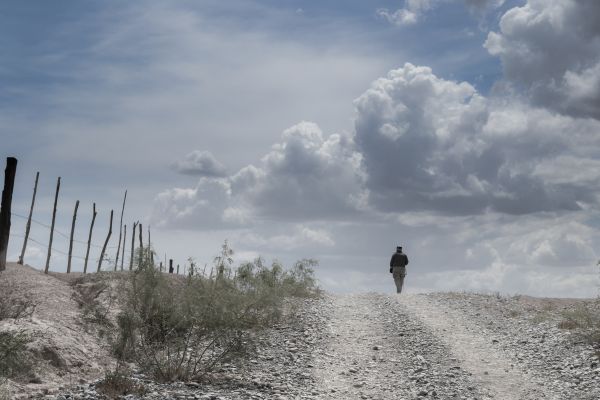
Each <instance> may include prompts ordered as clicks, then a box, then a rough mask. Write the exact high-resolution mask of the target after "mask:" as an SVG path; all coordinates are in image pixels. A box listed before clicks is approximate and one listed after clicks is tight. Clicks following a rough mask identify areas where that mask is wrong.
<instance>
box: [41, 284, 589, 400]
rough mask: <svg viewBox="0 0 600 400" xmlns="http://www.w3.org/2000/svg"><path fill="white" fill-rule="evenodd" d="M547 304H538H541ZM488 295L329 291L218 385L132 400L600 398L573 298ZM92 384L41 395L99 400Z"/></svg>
mask: <svg viewBox="0 0 600 400" xmlns="http://www.w3.org/2000/svg"><path fill="white" fill-rule="evenodd" d="M536 301H537V300H536ZM536 301H533V300H530V299H527V298H519V297H513V298H509V297H501V296H484V295H478V294H457V293H435V294H428V295H400V296H397V295H383V294H374V293H369V294H353V295H327V294H326V295H324V296H323V298H321V299H317V300H300V301H298V304H297V306H298V307H297V310H296V311H295V312H294V318H293V319H292V320H291V321H288V322H286V323H285V324H280V325H277V326H273V327H271V328H270V329H268V330H267V331H266V332H265V333H264V334H262V335H261V338H260V341H259V348H258V352H257V353H256V355H255V356H254V357H253V358H252V359H250V360H249V361H248V362H247V363H246V364H245V365H243V366H233V365H226V366H224V367H223V368H222V369H221V370H219V371H217V373H215V374H214V375H213V376H212V380H211V381H210V382H208V381H206V382H176V383H171V384H159V383H156V382H153V381H151V380H149V379H148V378H147V377H145V376H143V375H140V374H137V375H136V374H134V375H133V379H134V380H136V381H138V382H139V383H141V384H142V385H144V387H145V388H146V394H145V395H144V396H135V395H129V396H126V397H124V398H126V399H139V398H145V399H381V400H385V399H407V400H408V399H411V400H413V399H462V400H474V399H477V400H485V399H518V400H529V399H531V400H533V399H561V400H562V399H565V400H568V399H573V400H575V399H577V400H587V399H598V398H600V366H599V361H598V355H599V354H600V349H599V348H598V347H594V346H593V345H591V344H589V343H588V342H586V341H584V340H582V339H580V338H579V337H578V336H577V335H576V334H574V333H573V331H569V330H561V329H559V328H558V327H557V326H558V323H559V322H560V321H561V319H562V318H564V317H563V313H564V312H565V311H566V310H568V309H570V308H573V307H575V305H574V304H575V303H568V302H567V303H564V302H562V303H561V302H560V301H556V302H555V303H551V304H553V305H552V306H549V305H548V304H549V303H547V302H546V303H544V302H542V301H538V302H537V303H536ZM97 383H98V382H97V381H96V382H92V383H90V384H86V385H79V386H75V387H72V388H69V389H64V388H63V389H61V390H58V391H56V392H52V393H46V394H45V395H39V396H38V397H37V398H45V399H55V400H59V399H90V400H92V399H101V398H103V397H102V396H101V395H100V394H98V392H97V391H96V384H97Z"/></svg>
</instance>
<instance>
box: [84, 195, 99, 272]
mask: <svg viewBox="0 0 600 400" xmlns="http://www.w3.org/2000/svg"><path fill="white" fill-rule="evenodd" d="M92 211H93V214H92V224H91V225H90V235H89V236H88V242H87V250H86V251H85V262H84V263H83V273H84V274H85V273H86V272H87V264H88V258H89V256H90V246H91V244H92V230H93V229H94V222H95V221H96V215H97V214H98V213H97V212H96V203H94V208H93V209H92Z"/></svg>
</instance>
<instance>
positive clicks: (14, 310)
mask: <svg viewBox="0 0 600 400" xmlns="http://www.w3.org/2000/svg"><path fill="white" fill-rule="evenodd" d="M0 278H1V277H0ZM0 293H1V295H0V321H1V320H4V319H21V318H29V317H31V315H32V314H33V312H34V311H35V303H34V302H33V301H32V300H31V299H30V298H28V297H27V296H23V295H21V294H19V293H18V292H17V290H16V289H15V288H14V287H13V286H11V285H10V283H9V282H7V281H6V280H1V281H0ZM31 341H32V338H31V336H30V335H29V334H28V333H26V332H25V331H23V330H15V331H2V332H0V378H7V377H10V378H15V377H16V378H20V377H23V376H25V375H27V374H28V373H30V371H31V367H32V362H31V361H30V360H31V357H30V356H29V354H28V348H27V346H28V345H29V343H31ZM0 398H1V397H0Z"/></svg>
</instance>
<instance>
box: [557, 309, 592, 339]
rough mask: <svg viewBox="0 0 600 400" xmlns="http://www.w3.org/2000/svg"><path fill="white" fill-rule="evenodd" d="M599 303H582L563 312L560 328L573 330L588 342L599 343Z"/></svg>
mask: <svg viewBox="0 0 600 400" xmlns="http://www.w3.org/2000/svg"><path fill="white" fill-rule="evenodd" d="M599 306H600V304H598V303H595V304H594V303H593V304H582V305H579V306H577V307H576V308H575V309H573V310H571V311H566V312H564V313H563V319H562V320H561V321H560V322H559V324H558V327H559V328H560V329H570V330H573V331H574V332H575V333H576V334H577V335H578V336H579V337H582V338H584V339H585V340H586V341H588V342H589V343H592V344H595V345H600V307H599Z"/></svg>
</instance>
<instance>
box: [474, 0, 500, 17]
mask: <svg viewBox="0 0 600 400" xmlns="http://www.w3.org/2000/svg"><path fill="white" fill-rule="evenodd" d="M464 1H465V5H466V6H467V8H468V9H469V11H471V12H473V13H475V14H480V15H481V14H483V13H485V12H486V11H488V10H490V9H495V8H498V7H500V6H502V5H503V4H504V2H505V1H506V0H464Z"/></svg>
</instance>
